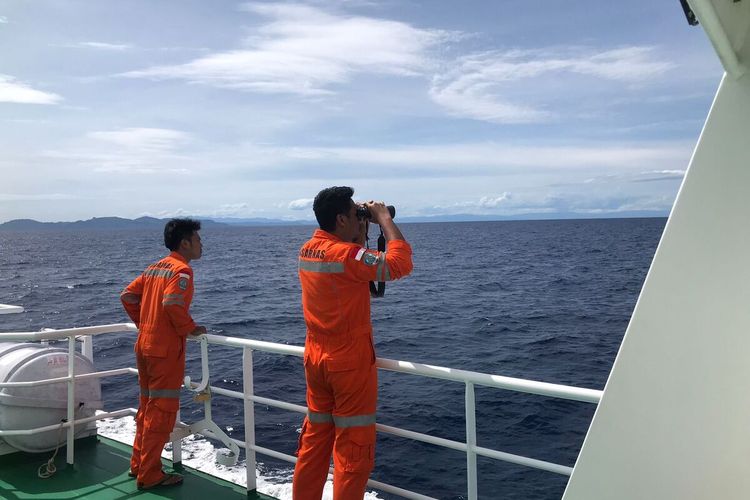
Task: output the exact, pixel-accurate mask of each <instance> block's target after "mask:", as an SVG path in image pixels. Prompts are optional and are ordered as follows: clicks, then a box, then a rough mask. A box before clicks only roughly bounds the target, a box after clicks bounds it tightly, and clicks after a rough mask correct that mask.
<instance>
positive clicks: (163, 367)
mask: <svg viewBox="0 0 750 500" xmlns="http://www.w3.org/2000/svg"><path fill="white" fill-rule="evenodd" d="M136 350H137V349H136ZM136 363H137V366H138V383H139V385H140V387H141V397H140V405H139V407H138V413H137V415H136V417H135V440H134V441H133V455H132V456H131V458H130V470H131V472H133V473H136V474H137V475H138V484H143V485H146V486H150V485H153V484H156V483H158V482H159V481H161V479H162V478H163V477H164V472H162V469H161V452H162V450H163V449H164V444H165V443H166V442H167V441H169V434H170V433H171V432H172V429H173V428H174V424H175V418H176V416H177V411H178V410H179V408H180V396H179V394H180V386H181V385H182V378H183V375H184V373H185V352H184V350H182V349H181V350H180V351H179V352H176V351H175V352H167V356H166V357H164V358H158V357H153V356H144V355H142V354H140V353H138V352H136Z"/></svg>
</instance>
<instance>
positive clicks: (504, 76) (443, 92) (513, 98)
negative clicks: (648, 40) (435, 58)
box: [430, 47, 673, 123]
mask: <svg viewBox="0 0 750 500" xmlns="http://www.w3.org/2000/svg"><path fill="white" fill-rule="evenodd" d="M652 53H653V49H651V48H649V47H625V48H620V49H615V50H608V51H604V52H594V51H592V50H590V49H589V50H584V49H580V48H569V49H566V50H557V51H544V50H511V51H490V52H483V53H478V54H471V55H468V56H465V57H462V58H459V59H458V61H456V63H455V64H452V65H451V66H452V67H451V68H450V69H449V70H447V71H445V72H444V73H442V74H438V75H436V76H435V77H434V78H433V81H432V86H431V88H430V97H431V98H432V100H433V101H435V102H436V103H437V104H439V105H441V106H443V107H444V108H445V109H446V110H448V111H449V112H450V113H451V114H453V115H455V116H458V117H465V118H473V119H476V120H484V121H489V122H495V123H532V122H543V121H548V120H551V119H553V118H554V117H555V113H554V112H553V111H550V110H549V109H546V108H545V104H546V103H547V100H546V99H544V97H543V96H544V95H545V92H544V90H543V89H544V86H549V82H550V81H561V78H574V79H575V80H574V82H571V83H573V85H570V87H571V91H574V92H572V95H573V96H575V97H574V98H578V97H577V96H578V95H579V92H580V89H579V88H574V87H581V88H585V87H586V86H585V85H583V84H582V78H584V77H585V78H588V79H589V80H590V79H595V80H603V81H608V82H610V83H611V84H613V85H616V86H617V87H616V88H618V89H622V88H623V86H625V85H643V84H646V83H648V82H649V81H651V80H653V79H655V78H658V77H660V76H661V75H662V74H664V73H665V72H666V71H668V70H669V69H671V68H672V67H673V65H672V64H671V63H668V62H664V61H659V60H656V59H654V57H653V55H652ZM584 81H585V80H584ZM560 84H561V85H563V83H562V82H561V83H560ZM534 86H538V87H539V88H540V89H541V90H540V91H538V92H530V91H529V88H530V87H534ZM529 95H533V96H535V98H534V101H533V103H527V102H526V101H529V100H530V98H529V97H527V96H529ZM565 95H566V93H565V92H560V90H559V89H557V91H556V92H554V98H555V100H557V101H558V102H559V101H560V100H562V101H563V102H564V101H565V99H566V97H565ZM539 96H542V99H539ZM540 101H541V102H540Z"/></svg>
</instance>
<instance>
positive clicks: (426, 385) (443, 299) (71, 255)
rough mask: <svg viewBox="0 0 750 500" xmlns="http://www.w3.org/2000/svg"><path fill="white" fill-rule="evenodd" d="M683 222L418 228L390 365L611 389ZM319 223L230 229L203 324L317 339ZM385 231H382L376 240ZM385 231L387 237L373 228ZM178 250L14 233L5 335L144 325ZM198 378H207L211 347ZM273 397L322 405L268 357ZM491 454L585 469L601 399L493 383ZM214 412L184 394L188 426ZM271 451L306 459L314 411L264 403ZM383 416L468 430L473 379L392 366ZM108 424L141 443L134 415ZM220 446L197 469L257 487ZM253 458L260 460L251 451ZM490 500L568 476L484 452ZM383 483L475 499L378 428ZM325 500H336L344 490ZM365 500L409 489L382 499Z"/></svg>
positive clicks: (451, 468)
mask: <svg viewBox="0 0 750 500" xmlns="http://www.w3.org/2000/svg"><path fill="white" fill-rule="evenodd" d="M665 222H666V219H662V218H643V219H592V220H550V221H502V222H464V223H410V224H402V225H401V226H400V227H401V229H402V231H403V233H404V235H405V237H406V238H407V240H408V241H409V242H410V243H411V244H412V247H413V250H414V271H413V273H412V274H411V275H410V276H408V277H406V278H404V279H402V280H399V281H396V282H392V283H389V284H388V285H387V288H386V293H385V296H384V297H382V298H378V299H373V302H372V322H373V327H374V338H375V347H376V350H377V355H378V356H379V357H385V358H391V359H397V360H405V361H412V362H418V363H425V364H430V365H438V366H444V367H450V368H457V369H462V370H471V371H476V372H482V373H488V374H494V375H502V376H508V377H517V378H524V379H531V380H538V381H543V382H550V383H555V384H564V385H571V386H576V387H585V388H591V389H602V388H603V387H604V384H605V383H606V380H607V376H608V374H609V371H610V369H611V367H612V363H613V361H614V359H615V356H616V354H617V350H618V348H619V345H620V342H621V340H622V337H623V335H624V333H625V329H626V328H627V325H628V321H629V318H630V315H631V314H632V311H633V307H634V306H635V302H636V300H637V298H638V294H639V291H640V289H641V287H642V285H643V281H644V279H645V276H646V273H647V271H648V268H649V265H650V262H651V259H652V257H653V254H654V251H655V250H656V246H657V243H658V241H659V238H660V235H661V233H662V231H663V229H664V225H665ZM314 229H315V228H314V227H312V226H276V227H233V226H214V227H207V228H206V229H204V230H203V231H201V236H202V239H203V245H204V247H203V257H202V258H201V259H200V260H198V261H194V262H193V263H192V264H193V269H194V272H195V298H194V301H193V305H192V307H191V313H192V314H193V317H194V319H195V320H196V321H197V322H198V323H199V324H203V325H205V326H206V327H207V328H208V330H209V333H213V334H216V335H225V336H230V337H238V338H247V339H257V340H264V341H269V342H278V343H283V344H289V345H300V346H301V345H303V344H304V337H305V325H304V321H303V317H302V308H301V302H300V286H299V281H298V278H297V251H298V249H299V247H300V246H301V245H302V244H303V243H304V242H305V241H306V240H307V239H308V238H309V237H310V235H311V234H312V233H313V231H314ZM372 232H373V230H372V229H371V233H372ZM371 236H372V235H371ZM165 253H166V249H165V248H164V247H163V244H162V241H161V234H160V231H158V230H156V231H154V230H117V231H115V230H88V231H75V232H74V231H39V232H23V231H17V232H11V231H6V232H0V303H6V304H15V305H21V306H23V307H24V308H25V310H26V311H25V312H24V313H23V314H17V315H5V316H0V331H39V330H40V329H41V328H65V327H80V326H90V325H99V324H107V323H120V322H125V321H128V318H127V316H126V315H125V313H124V312H123V310H122V308H121V306H120V302H119V298H118V296H119V293H120V291H121V290H122V289H123V287H125V286H126V285H127V284H128V283H129V282H130V281H131V280H132V279H133V278H135V277H136V276H137V275H138V274H139V273H140V272H142V271H143V269H144V268H145V267H146V266H147V265H148V264H149V263H151V262H153V261H155V260H158V259H159V258H161V257H162V256H164V255H165ZM134 341H135V335H134V334H132V333H115V334H110V335H105V336H99V337H96V338H95V342H94V357H95V361H96V366H97V368H98V369H100V370H106V369H112V368H116V367H122V366H135V360H134V357H133V343H134ZM209 356H210V362H211V366H212V373H211V383H212V384H213V385H215V386H218V387H225V388H228V389H233V390H241V388H242V372H241V351H240V350H237V349H232V348H228V347H223V346H212V347H211V348H210V355H209ZM187 357H188V360H187V374H189V375H191V376H192V377H193V379H195V380H199V379H200V378H201V374H200V367H199V348H198V345H197V343H190V344H189V347H188V356H187ZM254 361H255V365H254V382H255V391H256V394H258V395H260V396H263V397H267V398H274V399H280V400H283V401H288V402H291V403H295V404H300V405H304V404H305V380H304V372H303V369H302V361H301V359H300V358H297V357H293V356H283V355H277V354H265V353H260V352H257V353H256V354H255V356H254ZM102 391H103V397H104V401H105V407H106V409H108V410H114V409H119V408H124V407H137V405H138V385H137V380H136V378H135V377H134V376H118V377H112V378H108V379H104V380H103V381H102ZM476 405H477V410H476V411H477V442H478V444H479V445H480V446H483V447H487V448H492V449H496V450H499V451H504V452H508V453H513V454H518V455H523V456H528V457H532V458H536V459H539V460H545V461H550V462H554V463H558V464H562V465H566V466H573V465H574V463H575V460H576V456H577V454H578V452H579V450H580V447H581V445H582V443H583V439H584V437H585V434H586V431H587V429H588V426H589V424H590V422H591V418H592V416H593V413H594V410H595V405H594V404H591V403H583V402H575V401H566V400H558V399H553V398H549V397H544V396H536V395H528V394H521V393H515V392H511V391H507V390H500V389H493V388H487V387H481V386H477V387H476ZM202 411H203V410H202V406H200V405H197V404H195V403H193V402H192V400H191V398H190V396H189V395H188V394H185V396H184V397H183V398H182V410H181V419H182V420H183V421H185V422H192V421H195V420H198V419H200V418H201V416H202ZM255 413H256V415H255V421H256V428H255V435H256V441H257V443H258V445H260V446H263V447H266V448H271V449H274V450H276V451H280V452H282V453H286V454H294V452H295V450H296V447H297V442H298V437H299V430H300V426H301V422H302V415H301V414H299V413H293V412H289V411H284V410H280V409H275V408H271V407H268V406H264V405H256V407H255ZM213 417H214V419H215V421H216V422H217V423H218V424H219V425H220V426H221V427H222V428H223V429H225V430H226V431H227V433H228V434H229V435H231V436H232V437H234V438H236V439H243V438H244V431H245V429H244V426H243V417H242V402H241V401H239V400H234V399H228V398H223V397H221V396H215V397H214V399H213ZM377 418H378V422H379V423H382V424H386V425H390V426H396V427H401V428H405V429H408V430H413V431H417V432H423V433H427V434H431V435H434V436H438V437H442V438H446V439H452V440H456V441H464V440H465V423H464V385H463V384H461V383H455V382H450V381H443V380H437V379H430V378H423V377H417V376H413V375H407V374H400V373H394V372H387V371H382V370H381V371H380V374H379V404H378V417H377ZM100 431H101V432H102V433H104V434H107V435H110V436H113V437H115V438H119V439H122V440H124V441H128V440H129V439H132V432H133V422H132V418H130V419H123V420H119V421H105V422H103V423H101V424H100ZM214 446H216V447H219V445H218V444H217V443H212V442H211V441H208V440H206V439H205V438H202V437H193V438H190V439H188V440H187V441H186V443H185V448H184V450H185V451H184V456H185V463H186V464H187V465H191V466H195V467H198V468H202V469H203V470H207V471H209V472H212V473H215V474H219V475H223V476H224V477H227V478H229V479H230V480H234V481H235V482H239V483H242V484H244V480H245V478H244V464H243V463H242V462H241V463H240V464H239V465H240V466H238V467H234V468H228V467H223V466H219V465H215V464H214V461H213V451H214ZM243 458H244V457H243ZM477 462H478V476H479V479H478V491H479V498H482V499H501V498H502V499H519V500H520V499H522V500H537V499H538V500H547V499H549V500H551V499H559V498H560V497H561V496H562V494H563V491H564V489H565V485H566V482H567V477H566V476H561V475H557V474H554V473H550V472H545V471H539V470H535V469H529V468H526V467H523V466H519V465H514V464H510V463H505V462H499V461H495V460H492V459H488V458H483V457H479V458H478V460H477ZM292 471H293V467H292V466H291V465H290V464H289V463H286V462H283V461H279V460H275V459H271V458H269V457H265V456H262V455H258V464H257V473H258V485H259V486H258V489H259V491H261V492H264V493H267V494H270V495H273V496H275V497H277V498H282V499H288V498H291V477H292ZM371 477H372V478H373V479H376V480H378V481H382V482H386V483H389V484H393V485H395V486H399V487H402V488H407V489H410V490H413V491H415V492H417V493H421V494H424V495H429V496H432V497H435V498H440V499H463V498H465V497H466V491H467V483H466V456H465V454H463V453H461V452H458V451H454V450H449V449H444V448H439V447H436V446H434V445H429V444H425V443H420V442H416V441H411V440H407V439H404V438H400V437H394V436H390V435H384V434H379V435H378V442H377V452H376V465H375V470H374V471H373V473H372V475H371ZM325 495H326V496H325V498H329V499H330V498H331V488H330V484H329V485H328V486H327V489H326V494H325ZM366 498H368V499H369V500H371V499H391V498H397V497H395V496H393V495H389V494H386V493H383V492H379V491H375V490H373V491H370V492H368V493H367V496H366Z"/></svg>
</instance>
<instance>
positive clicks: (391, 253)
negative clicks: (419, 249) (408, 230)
mask: <svg viewBox="0 0 750 500" xmlns="http://www.w3.org/2000/svg"><path fill="white" fill-rule="evenodd" d="M346 268H347V271H348V273H349V274H350V275H352V276H354V278H355V279H357V280H358V281H393V280H397V279H399V278H403V277H404V276H406V275H407V274H409V273H410V272H411V270H412V268H413V264H412V259H411V245H409V243H407V242H406V241H403V240H391V241H389V242H388V250H387V251H385V252H378V251H377V250H367V249H365V248H362V247H358V246H354V247H352V249H351V251H350V252H349V255H348V256H347V259H346Z"/></svg>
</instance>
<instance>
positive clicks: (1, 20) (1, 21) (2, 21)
mask: <svg viewBox="0 0 750 500" xmlns="http://www.w3.org/2000/svg"><path fill="white" fill-rule="evenodd" d="M0 24H8V18H7V17H5V16H0Z"/></svg>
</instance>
